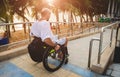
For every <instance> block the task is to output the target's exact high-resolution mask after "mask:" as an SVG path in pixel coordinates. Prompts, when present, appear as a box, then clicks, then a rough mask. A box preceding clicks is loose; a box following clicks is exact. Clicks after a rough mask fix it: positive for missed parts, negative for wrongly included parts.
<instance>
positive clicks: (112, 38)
mask: <svg viewBox="0 0 120 77" xmlns="http://www.w3.org/2000/svg"><path fill="white" fill-rule="evenodd" d="M112 37H113V26H112V30H111V36H110V47H111V45H112V39H113V38H112Z"/></svg>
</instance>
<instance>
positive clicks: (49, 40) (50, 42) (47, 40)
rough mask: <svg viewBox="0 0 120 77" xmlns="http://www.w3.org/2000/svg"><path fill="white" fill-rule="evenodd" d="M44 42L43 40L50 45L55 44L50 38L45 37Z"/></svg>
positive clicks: (53, 45)
mask: <svg viewBox="0 0 120 77" xmlns="http://www.w3.org/2000/svg"><path fill="white" fill-rule="evenodd" d="M44 42H45V43H46V44H48V45H50V46H52V47H55V46H56V44H55V43H53V42H52V40H51V39H50V38H46V39H45V40H44Z"/></svg>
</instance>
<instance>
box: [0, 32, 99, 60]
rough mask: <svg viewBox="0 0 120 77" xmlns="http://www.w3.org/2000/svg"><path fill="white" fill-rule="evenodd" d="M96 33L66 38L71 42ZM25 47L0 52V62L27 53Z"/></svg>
mask: <svg viewBox="0 0 120 77" xmlns="http://www.w3.org/2000/svg"><path fill="white" fill-rule="evenodd" d="M97 33H99V31H98V32H94V33H86V34H79V35H74V36H69V37H67V38H68V40H69V41H71V40H75V39H78V38H81V37H86V36H90V35H93V34H97ZM27 46H28V45H25V46H22V47H19V48H15V49H11V50H7V51H3V52H0V62H1V61H4V60H8V59H11V58H14V57H17V56H20V55H23V54H25V53H27V52H28V50H27Z"/></svg>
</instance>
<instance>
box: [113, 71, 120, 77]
mask: <svg viewBox="0 0 120 77" xmlns="http://www.w3.org/2000/svg"><path fill="white" fill-rule="evenodd" d="M111 76H113V77H120V72H119V71H113V72H112V74H111Z"/></svg>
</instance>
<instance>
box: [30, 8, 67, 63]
mask: <svg viewBox="0 0 120 77" xmlns="http://www.w3.org/2000/svg"><path fill="white" fill-rule="evenodd" d="M40 13H41V18H40V19H38V20H37V21H35V22H34V23H33V25H32V27H31V32H30V35H31V36H33V37H37V38H41V41H42V42H44V43H46V44H48V45H49V46H51V47H52V48H54V50H55V51H58V50H59V49H61V47H62V48H63V47H64V50H65V51H66V52H65V54H66V57H68V50H67V43H68V40H67V38H61V39H58V37H57V36H54V35H53V33H52V30H51V28H50V23H49V21H48V20H49V18H50V14H51V11H50V10H49V9H48V8H43V9H42V10H41V12H40ZM58 57H59V58H61V53H60V52H59V54H58ZM67 62H68V58H67V61H66V63H67Z"/></svg>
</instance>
